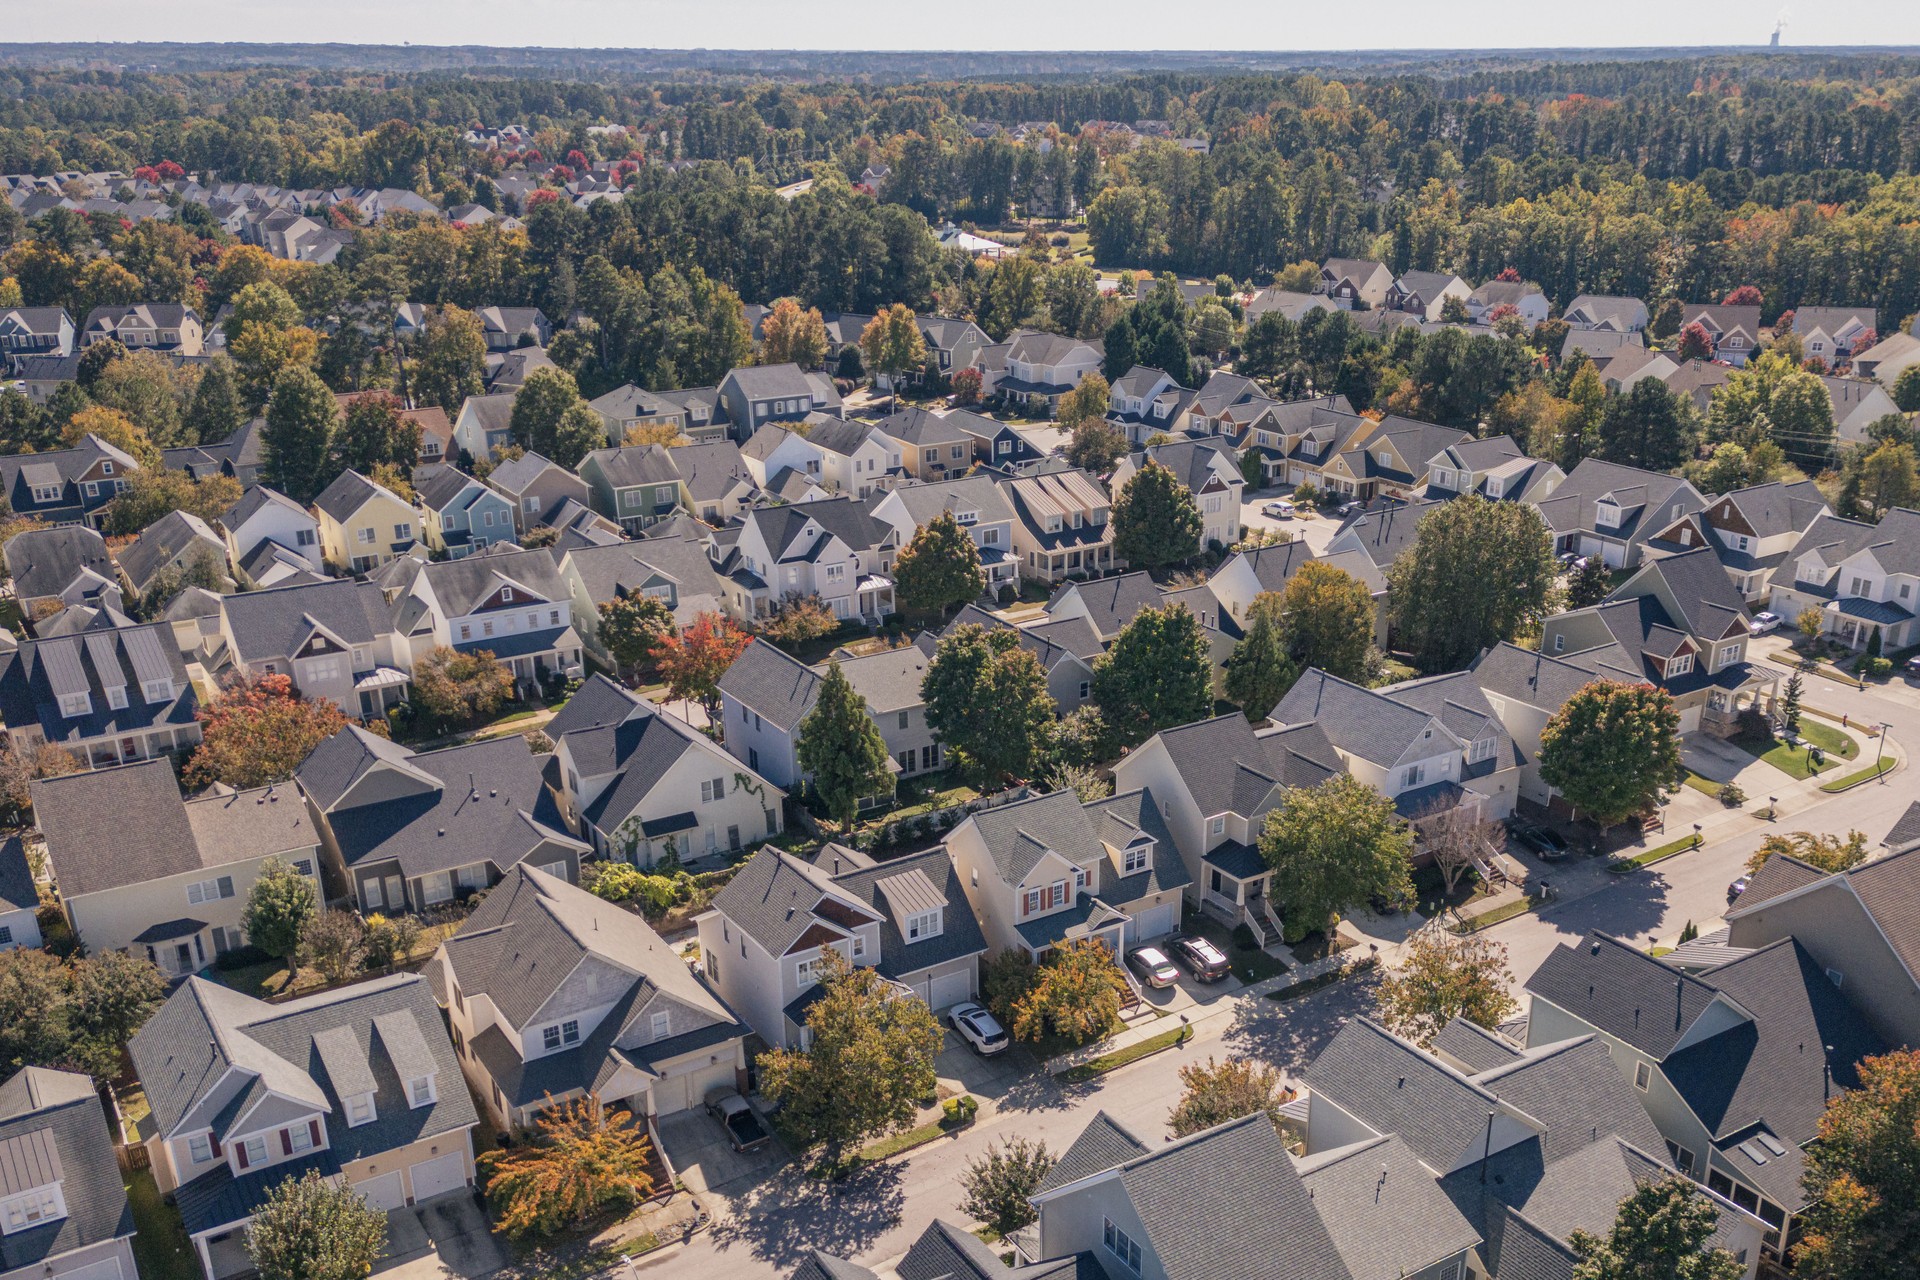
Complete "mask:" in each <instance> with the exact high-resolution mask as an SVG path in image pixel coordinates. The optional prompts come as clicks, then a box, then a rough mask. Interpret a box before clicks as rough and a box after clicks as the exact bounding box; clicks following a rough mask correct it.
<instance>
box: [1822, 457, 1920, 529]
mask: <svg viewBox="0 0 1920 1280" xmlns="http://www.w3.org/2000/svg"><path fill="white" fill-rule="evenodd" d="M1840 480H1841V490H1840V492H1841V506H1842V508H1843V509H1844V510H1846V511H1847V512H1848V513H1849V514H1853V515H1857V516H1858V517H1859V518H1860V519H1863V520H1868V521H1872V522H1875V523H1878V521H1879V520H1880V518H1881V517H1882V516H1884V515H1886V513H1887V512H1888V511H1890V510H1892V509H1893V508H1894V507H1911V506H1913V505H1914V503H1915V502H1916V501H1920V462H1917V461H1916V458H1915V453H1914V448H1913V446H1912V445H1910V444H1908V443H1907V442H1906V441H1904V440H1889V441H1886V442H1885V443H1883V444H1881V445H1879V446H1877V447H1875V448H1874V449H1872V450H1869V449H1867V448H1866V446H1864V445H1860V446H1855V447H1852V448H1849V449H1847V450H1846V454H1845V457H1844V458H1843V459H1842V461H1841V464H1840Z"/></svg>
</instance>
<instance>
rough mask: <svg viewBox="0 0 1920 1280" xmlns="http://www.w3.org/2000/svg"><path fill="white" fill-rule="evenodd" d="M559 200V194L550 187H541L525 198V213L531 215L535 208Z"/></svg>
mask: <svg viewBox="0 0 1920 1280" xmlns="http://www.w3.org/2000/svg"><path fill="white" fill-rule="evenodd" d="M559 198H560V193H559V192H558V191H555V190H554V189H553V188H552V187H542V188H540V189H539V190H538V191H535V192H533V193H532V194H531V195H529V196H528V197H527V211H528V212H529V213H531V212H532V211H533V210H534V209H535V208H536V207H537V206H539V205H543V204H549V203H551V202H553V201H555V200H558V199H559Z"/></svg>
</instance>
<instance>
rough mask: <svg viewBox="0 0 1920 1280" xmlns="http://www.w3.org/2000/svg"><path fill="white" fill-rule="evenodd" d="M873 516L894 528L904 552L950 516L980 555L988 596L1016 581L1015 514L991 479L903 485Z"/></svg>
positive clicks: (887, 496) (878, 502)
mask: <svg viewBox="0 0 1920 1280" xmlns="http://www.w3.org/2000/svg"><path fill="white" fill-rule="evenodd" d="M871 510H872V512H873V516H874V518H875V519H876V520H883V521H885V522H886V523H887V524H889V525H892V526H893V530H894V533H895V535H896V536H897V537H898V539H899V545H900V546H902V547H904V546H906V545H907V544H908V543H909V542H911V541H913V535H914V534H915V533H917V532H918V531H919V530H921V529H922V528H925V527H926V526H927V525H929V524H931V523H933V522H934V521H935V520H937V519H939V518H940V516H941V515H942V514H945V513H948V512H951V513H952V515H953V519H954V522H955V523H956V524H958V525H959V526H960V527H961V528H962V529H965V530H966V531H967V536H968V537H970V538H971V539H973V545H974V548H975V550H977V551H978V552H979V553H980V568H981V570H982V572H984V573H985V574H986V577H987V590H988V591H997V590H998V589H999V588H1000V587H1001V586H1002V585H1005V584H1009V583H1011V582H1013V580H1014V579H1015V577H1016V576H1018V569H1019V566H1018V564H1016V563H1015V561H1014V553H1013V525H1014V517H1013V508H1012V507H1011V506H1010V505H1009V504H1008V502H1007V497H1006V494H1005V492H1004V491H1003V489H1002V487H1001V486H1000V485H999V484H998V483H996V482H995V481H994V480H993V479H992V478H991V477H988V476H964V477H956V478H954V479H951V480H944V481H932V482H927V483H922V484H907V485H901V486H899V487H898V488H896V489H893V490H892V491H890V492H888V493H885V494H883V495H881V496H880V497H879V498H878V499H877V500H876V501H875V502H874V503H873V505H872V507H871Z"/></svg>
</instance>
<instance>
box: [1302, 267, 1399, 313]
mask: <svg viewBox="0 0 1920 1280" xmlns="http://www.w3.org/2000/svg"><path fill="white" fill-rule="evenodd" d="M1392 288H1393V272H1391V271H1389V270H1387V268H1386V266H1385V264H1383V263H1379V262H1369V261H1367V260H1366V259H1364V258H1328V259H1327V260H1326V261H1325V262H1323V263H1321V264H1320V287H1319V288H1318V289H1316V290H1314V292H1316V293H1322V294H1325V295H1326V296H1327V297H1329V298H1332V299H1333V305H1334V306H1336V307H1338V308H1340V309H1341V310H1342V311H1353V310H1356V309H1357V310H1360V311H1368V310H1371V309H1373V308H1375V307H1384V306H1386V305H1387V294H1388V292H1389V291H1390V290H1391V289H1392Z"/></svg>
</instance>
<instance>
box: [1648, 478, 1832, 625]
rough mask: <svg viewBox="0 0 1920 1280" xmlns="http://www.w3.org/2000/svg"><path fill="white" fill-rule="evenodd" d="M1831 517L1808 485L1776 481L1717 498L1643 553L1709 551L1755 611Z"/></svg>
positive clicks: (1665, 532)
mask: <svg viewBox="0 0 1920 1280" xmlns="http://www.w3.org/2000/svg"><path fill="white" fill-rule="evenodd" d="M1830 514H1831V512H1830V511H1828V509H1827V500H1826V498H1825V497H1824V496H1822V494H1821V493H1820V489H1819V487H1818V486H1817V485H1815V484H1814V483H1813V482H1812V481H1811V480H1799V481H1795V482H1794V483H1792V484H1784V483H1782V482H1780V481H1778V480H1775V481H1772V482H1771V483H1768V484H1757V485H1750V486H1748V487H1747V488H1744V489H1735V490H1733V491H1731V492H1729V493H1723V494H1721V495H1720V496H1719V497H1717V498H1715V499H1713V503H1712V505H1711V506H1707V507H1703V508H1701V509H1700V510H1699V511H1694V512H1691V513H1689V514H1687V515H1685V516H1682V517H1681V518H1680V519H1679V520H1677V521H1675V522H1674V523H1673V524H1671V525H1669V526H1667V527H1666V528H1664V529H1662V530H1660V532H1659V533H1657V534H1656V535H1655V536H1654V537H1653V538H1652V539H1650V540H1649V541H1648V543H1647V550H1648V552H1649V553H1651V554H1656V555H1671V554H1674V553H1675V552H1683V551H1691V550H1693V549H1695V548H1697V547H1703V546H1704V547H1710V548H1712V549H1713V552H1714V554H1715V556H1716V557H1718V559H1719V561H1720V567H1721V568H1723V569H1725V570H1726V571H1727V577H1728V578H1729V579H1730V580H1731V581H1732V582H1733V587H1734V590H1736V591H1738V592H1739V593H1740V595H1741V597H1742V598H1743V599H1745V600H1748V601H1751V602H1755V603H1756V605H1757V603H1758V602H1760V601H1764V600H1765V599H1766V598H1767V595H1768V592H1769V591H1770V590H1771V588H1772V585H1773V575H1774V572H1775V570H1777V569H1779V568H1780V566H1781V565H1783V564H1785V563H1786V561H1787V558H1788V557H1789V555H1790V554H1791V553H1792V551H1793V548H1794V546H1795V545H1796V544H1797V543H1798V542H1799V541H1800V539H1801V537H1802V536H1803V535H1804V534H1805V533H1806V532H1807V531H1808V530H1809V529H1811V528H1812V527H1813V523H1814V521H1816V520H1818V519H1820V518H1821V517H1822V516H1826V515H1830Z"/></svg>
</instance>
